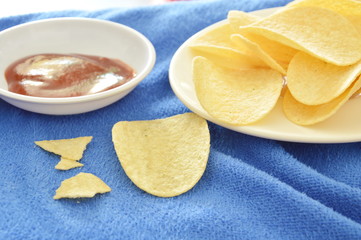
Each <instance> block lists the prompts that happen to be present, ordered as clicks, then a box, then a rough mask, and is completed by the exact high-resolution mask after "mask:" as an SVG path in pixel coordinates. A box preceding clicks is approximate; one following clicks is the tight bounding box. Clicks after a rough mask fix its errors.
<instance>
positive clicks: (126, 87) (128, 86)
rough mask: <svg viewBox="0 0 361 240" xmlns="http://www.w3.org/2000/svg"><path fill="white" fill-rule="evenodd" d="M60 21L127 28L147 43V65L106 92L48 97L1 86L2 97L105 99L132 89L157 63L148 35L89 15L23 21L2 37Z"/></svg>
mask: <svg viewBox="0 0 361 240" xmlns="http://www.w3.org/2000/svg"><path fill="white" fill-rule="evenodd" d="M59 21H84V22H98V23H102V24H107V25H110V26H113V27H118V28H119V27H120V28H123V29H125V30H126V31H128V32H130V33H131V34H133V35H135V36H137V37H138V38H139V39H141V40H142V42H143V43H144V44H145V46H146V49H147V53H148V54H147V55H148V56H149V57H148V59H147V61H146V63H145V67H144V68H143V69H142V70H141V71H140V72H136V75H135V77H134V78H132V79H130V81H128V82H126V83H124V84H123V85H121V86H118V87H115V88H113V89H109V90H106V91H104V92H99V93H94V94H89V95H83V96H76V97H54V98H48V97H35V96H28V95H22V94H18V93H14V92H10V91H8V90H5V89H3V88H0V99H1V98H3V97H7V98H11V99H13V100H19V101H23V102H28V103H51V104H64V103H80V102H86V101H93V100H98V99H103V98H107V97H111V96H114V95H116V94H118V93H119V92H125V91H127V90H131V89H132V88H134V87H136V86H137V85H138V84H139V83H140V82H141V81H142V80H143V79H144V78H145V77H146V76H147V75H148V74H149V73H150V72H151V70H152V69H153V67H154V65H155V62H156V51H155V48H154V46H153V44H152V43H151V41H150V40H149V39H148V38H147V37H145V36H144V35H143V34H142V33H140V32H138V31H137V30H135V29H133V28H131V27H129V26H126V25H124V24H121V23H117V22H113V21H110V20H104V19H97V18H88V17H56V18H48V19H41V20H34V21H30V22H26V23H21V24H18V25H15V26H13V27H10V28H7V29H4V30H2V31H1V32H0V37H1V35H3V34H6V33H7V32H9V31H13V30H15V29H19V28H26V27H28V26H30V25H35V24H43V23H48V22H59Z"/></svg>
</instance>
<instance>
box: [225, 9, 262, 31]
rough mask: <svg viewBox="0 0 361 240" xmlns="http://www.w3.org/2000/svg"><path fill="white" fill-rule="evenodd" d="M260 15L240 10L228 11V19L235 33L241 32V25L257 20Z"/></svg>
mask: <svg viewBox="0 0 361 240" xmlns="http://www.w3.org/2000/svg"><path fill="white" fill-rule="evenodd" d="M259 19H260V17H258V16H256V15H252V14H250V13H246V12H243V11H238V10H231V11H229V12H228V15H227V20H228V22H229V25H230V27H231V28H232V29H233V32H234V33H237V32H239V27H241V26H246V25H248V24H251V23H254V22H257V21H258V20H259Z"/></svg>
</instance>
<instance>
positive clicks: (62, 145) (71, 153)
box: [35, 137, 93, 161]
mask: <svg viewBox="0 0 361 240" xmlns="http://www.w3.org/2000/svg"><path fill="white" fill-rule="evenodd" d="M92 139H93V137H78V138H70V139H60V140H44V141H35V144H36V145H38V146H39V147H41V148H42V149H44V150H46V151H48V152H52V153H55V154H57V155H60V156H61V157H63V158H66V159H69V160H76V161H77V160H79V159H81V158H82V157H83V152H84V151H85V149H86V146H87V145H88V143H89V142H90V141H91V140H92Z"/></svg>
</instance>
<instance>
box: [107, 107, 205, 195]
mask: <svg viewBox="0 0 361 240" xmlns="http://www.w3.org/2000/svg"><path fill="white" fill-rule="evenodd" d="M112 137H113V143H114V148H115V150H116V153H117V155H118V158H119V161H120V163H121V165H122V167H123V169H124V171H125V173H126V174H127V176H128V177H129V178H130V180H131V181H132V182H133V183H134V184H135V185H136V186H138V187H139V188H140V189H142V190H144V191H146V192H148V193H150V194H152V195H155V196H159V197H174V196H177V195H180V194H182V193H185V192H187V191H188V190H190V189H191V188H192V187H193V186H194V185H195V184H196V183H197V182H198V181H199V179H200V178H201V177H202V175H203V173H204V171H205V169H206V165H207V162H208V155H209V148H210V134H209V129H208V125H207V121H206V120H205V119H203V118H201V117H199V116H198V115H196V114H194V113H184V114H180V115H176V116H172V117H168V118H164V119H156V120H147V121H132V122H128V121H122V122H118V123H116V124H115V125H114V127H113V129H112Z"/></svg>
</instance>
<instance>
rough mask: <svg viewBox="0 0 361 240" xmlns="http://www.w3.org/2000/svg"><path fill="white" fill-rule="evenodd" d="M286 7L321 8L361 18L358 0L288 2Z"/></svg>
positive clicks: (303, 0)
mask: <svg viewBox="0 0 361 240" xmlns="http://www.w3.org/2000/svg"><path fill="white" fill-rule="evenodd" d="M286 7H321V8H327V9H329V10H331V11H334V12H337V13H339V14H342V15H345V16H350V15H359V16H361V2H360V1H358V0H337V1H335V0H300V1H293V2H290V3H289V4H287V5H286Z"/></svg>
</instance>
